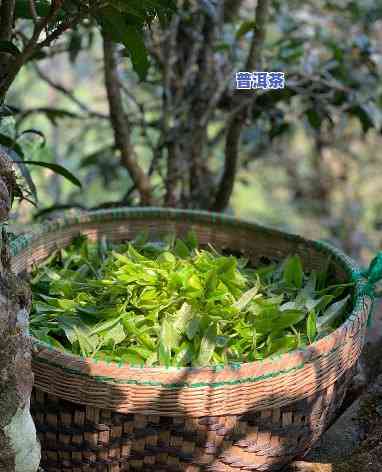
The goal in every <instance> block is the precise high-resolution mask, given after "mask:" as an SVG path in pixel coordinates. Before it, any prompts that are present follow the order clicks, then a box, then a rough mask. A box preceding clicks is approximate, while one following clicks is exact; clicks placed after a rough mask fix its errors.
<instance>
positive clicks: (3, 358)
mask: <svg viewBox="0 0 382 472" xmlns="http://www.w3.org/2000/svg"><path fill="white" fill-rule="evenodd" d="M16 187H17V184H16V179H15V176H14V173H13V169H12V164H11V162H10V160H9V159H8V157H7V155H6V154H4V153H2V152H1V151H0V222H1V223H2V224H4V222H5V221H6V220H7V218H8V213H9V211H10V209H11V206H12V201H13V195H14V192H15V189H16ZM0 248H1V249H0V472H36V470H37V469H38V467H39V462H40V446H39V443H38V440H37V437H36V430H35V426H34V423H33V420H32V417H31V415H30V412H29V406H30V394H31V390H32V385H33V374H32V369H31V342H30V338H29V337H28V311H29V307H30V300H31V296H30V291H29V288H28V284H26V283H25V282H24V281H23V280H22V279H21V278H20V277H17V276H15V275H14V274H13V273H12V270H11V265H10V253H9V242H8V237H7V233H6V230H5V228H4V226H3V228H2V231H1V237H0Z"/></svg>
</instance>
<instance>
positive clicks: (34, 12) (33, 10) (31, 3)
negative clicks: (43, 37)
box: [28, 0, 38, 24]
mask: <svg viewBox="0 0 382 472" xmlns="http://www.w3.org/2000/svg"><path fill="white" fill-rule="evenodd" d="M28 3H29V10H30V12H31V15H32V19H33V22H34V24H36V23H37V21H38V15H37V10H36V4H35V2H34V0H28Z"/></svg>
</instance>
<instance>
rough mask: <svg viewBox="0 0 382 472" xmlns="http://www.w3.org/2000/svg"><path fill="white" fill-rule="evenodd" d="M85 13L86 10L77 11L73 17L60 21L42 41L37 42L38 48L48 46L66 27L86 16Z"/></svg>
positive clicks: (75, 23)
mask: <svg viewBox="0 0 382 472" xmlns="http://www.w3.org/2000/svg"><path fill="white" fill-rule="evenodd" d="M86 14H87V12H85V11H79V12H78V13H77V15H75V16H74V17H73V18H70V19H68V20H66V21H63V22H62V23H60V24H59V25H58V26H57V28H56V29H55V30H54V31H53V32H52V33H50V34H49V35H48V36H47V37H46V38H45V39H44V40H43V41H41V42H40V43H38V48H39V49H41V48H45V47H49V46H50V45H51V43H52V42H53V41H55V40H56V39H58V38H59V37H60V36H61V35H62V33H65V31H67V30H68V29H70V28H73V27H74V26H76V25H77V24H78V23H79V22H80V21H81V20H82V19H83V18H84V17H85V16H86Z"/></svg>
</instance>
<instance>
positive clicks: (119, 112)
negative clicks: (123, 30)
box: [103, 36, 152, 205]
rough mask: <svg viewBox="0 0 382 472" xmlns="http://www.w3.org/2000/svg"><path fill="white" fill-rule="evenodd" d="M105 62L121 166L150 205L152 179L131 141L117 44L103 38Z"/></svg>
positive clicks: (111, 112) (107, 87)
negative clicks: (117, 58) (143, 166)
mask: <svg viewBox="0 0 382 472" xmlns="http://www.w3.org/2000/svg"><path fill="white" fill-rule="evenodd" d="M103 51H104V60H105V86H106V92H107V98H108V101H109V109H110V120H111V124H112V126H113V131H114V139H115V144H116V147H117V148H118V150H119V151H120V153H121V164H122V165H123V166H124V167H125V168H126V169H127V171H128V172H129V174H130V176H131V179H132V181H133V182H134V184H135V186H136V188H137V189H138V192H139V195H140V198H141V203H142V204H143V205H149V204H150V203H151V201H152V195H151V186H150V179H149V177H148V176H147V175H146V174H145V172H144V171H143V169H142V168H141V167H140V165H139V164H138V160H137V156H136V155H135V153H134V148H133V146H132V144H131V141H130V134H131V129H130V122H129V118H128V116H127V114H126V113H125V111H124V109H123V100H122V88H121V84H120V81H119V77H118V67H117V60H116V55H115V44H114V43H113V42H112V41H111V40H110V39H108V38H106V37H105V36H104V37H103Z"/></svg>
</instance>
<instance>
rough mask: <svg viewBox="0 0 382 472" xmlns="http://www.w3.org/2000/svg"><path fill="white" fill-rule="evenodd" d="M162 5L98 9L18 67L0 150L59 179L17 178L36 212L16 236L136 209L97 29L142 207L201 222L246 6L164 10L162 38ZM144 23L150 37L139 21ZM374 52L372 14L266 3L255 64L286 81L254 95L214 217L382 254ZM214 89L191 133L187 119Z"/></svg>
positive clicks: (24, 209)
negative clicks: (186, 214)
mask: <svg viewBox="0 0 382 472" xmlns="http://www.w3.org/2000/svg"><path fill="white" fill-rule="evenodd" d="M26 3H27V2H24V3H23V2H19V1H17V6H18V9H19V10H18V11H19V13H18V15H19V20H18V22H17V23H16V30H17V31H20V35H18V36H17V35H15V36H14V37H13V39H12V42H13V44H14V45H15V46H17V47H18V48H21V46H22V39H20V38H22V33H24V34H27V33H28V32H29V31H30V28H31V26H30V23H31V20H30V18H29V19H28V18H26V17H28V16H29V17H30V13H28V9H26V7H25V4H26ZM74 3H75V2H74ZM170 3H171V2H165V1H163V2H160V1H154V0H153V1H150V2H149V1H147V2H138V1H137V2H132V1H130V2H128V3H127V2H122V1H121V2H106V4H107V5H108V6H107V7H105V8H106V9H105V10H102V11H99V12H97V14H96V15H94V16H92V17H90V19H89V17H88V18H86V19H84V20H82V21H81V22H80V23H79V24H78V25H77V27H76V28H74V29H72V30H69V31H67V32H66V33H64V34H63V35H62V36H61V37H60V38H59V39H58V40H56V41H55V42H53V43H52V46H51V47H50V48H49V49H43V50H42V51H41V52H40V53H39V54H38V55H37V56H35V57H32V58H31V59H30V60H29V61H28V63H27V64H26V66H24V67H23V69H22V70H21V72H20V73H19V75H18V76H17V79H16V81H15V83H14V84H13V86H12V88H11V89H10V90H9V92H8V94H7V98H6V105H7V106H8V107H9V109H10V110H11V111H12V113H13V114H12V116H8V117H4V118H3V119H2V120H1V125H0V126H1V136H2V142H1V144H3V145H7V141H6V137H8V138H11V140H12V141H13V144H12V146H11V147H12V149H13V151H14V152H16V155H15V159H20V154H21V153H23V155H24V159H25V160H27V161H35V164H37V163H38V162H49V163H51V165H53V166H54V165H56V166H62V167H64V168H65V169H67V170H68V171H69V172H70V173H71V174H67V175H66V177H68V178H69V180H68V179H64V178H63V177H62V175H60V174H59V173H55V172H53V171H52V168H51V169H49V168H42V167H40V166H39V165H25V166H22V167H21V172H22V174H23V175H24V178H25V179H26V183H25V186H26V189H27V192H29V193H30V195H29V197H28V198H29V199H31V200H35V201H37V200H38V206H37V207H36V208H34V207H33V206H31V204H30V203H28V202H27V201H23V202H21V204H20V205H19V206H18V207H16V208H15V211H14V215H13V222H14V223H21V224H23V225H24V224H25V223H26V222H29V223H31V222H32V223H33V222H36V221H41V219H42V218H43V217H45V218H46V217H50V216H51V215H52V213H51V210H55V211H58V210H59V209H64V208H72V207H73V208H94V207H100V206H101V207H103V206H110V205H113V204H119V203H120V202H122V203H123V204H127V205H137V204H140V202H141V195H140V193H139V191H137V187H136V182H134V179H132V177H131V172H129V169H128V167H126V165H124V163H123V159H122V158H121V146H119V145H118V143H116V140H115V124H114V123H113V121H110V118H109V102H108V97H107V90H106V89H105V78H104V63H105V54H104V50H103V41H104V39H103V38H102V35H101V33H100V30H101V29H102V31H103V35H104V37H105V36H106V37H110V39H111V40H113V41H116V42H118V46H116V47H115V49H116V51H114V53H115V57H116V58H117V63H118V64H117V67H116V71H117V73H118V79H119V81H120V85H121V90H120V92H121V96H120V98H121V100H120V102H121V103H122V105H123V113H124V115H123V119H124V125H125V126H126V124H127V125H128V126H127V127H125V130H124V131H125V135H128V138H129V142H128V144H127V145H128V146H129V152H130V155H133V156H134V157H135V159H136V161H137V162H138V163H139V166H140V167H141V169H142V170H143V172H144V173H145V174H146V175H147V176H149V182H150V186H151V190H152V196H153V201H154V203H155V204H159V205H171V206H179V207H191V208H205V209H206V208H207V209H208V208H211V207H213V198H214V194H215V192H216V189H217V188H218V186H219V183H220V182H221V178H222V172H223V167H224V162H225V160H226V159H227V151H226V148H225V131H226V130H227V129H228V128H229V126H230V122H229V120H230V117H231V116H232V110H233V106H232V103H233V102H232V96H233V95H234V94H233V81H232V77H233V73H234V72H235V71H238V70H242V69H243V64H244V63H245V58H246V57H247V54H248V49H249V47H250V42H251V37H252V29H253V27H254V23H253V18H254V8H255V4H256V2H253V1H226V2H213V1H190V2H178V12H177V13H176V14H175V16H173V17H172V20H171V21H170V22H168V21H167V22H166V15H167V13H168V12H169V10H167V9H166V8H167V7H171V6H172V5H171V4H170ZM223 3H224V7H225V8H224V11H222V9H221V4H223ZM23 5H24V6H23ZM36 5H37V7H38V8H39V11H40V10H41V9H43V8H44V2H37V3H36ZM46 5H47V4H46V3H45V6H46ZM126 5H128V7H126ZM219 5H220V7H219ZM163 7H166V8H165V9H164V10H163ZM126 8H127V10H126ZM150 8H151V9H150ZM156 8H158V9H159V10H158V11H159V12H160V20H161V23H162V26H161V25H160V24H159V22H158V21H157V20H154V21H152V17H153V16H154V15H155V13H157V12H158V11H157V10H155V9H156ZM41 11H42V10H41ZM147 21H152V25H151V28H150V29H149V28H147V27H144V26H143V25H144V24H145V23H147ZM198 25H204V26H203V27H201V26H200V27H199V26H198ZM101 27H102V28H101ZM53 30H54V28H53ZM381 39H382V8H381V6H380V2H379V1H378V0H362V1H361V0H360V1H348V0H341V1H336V2H334V1H324V0H317V1H311V2H304V5H301V2H297V1H293V0H288V1H283V2H281V1H272V2H270V15H269V19H268V22H267V37H266V42H265V45H264V48H263V64H264V69H265V70H282V71H284V72H285V73H286V76H287V88H286V89H285V90H283V91H281V92H280V91H271V92H257V91H256V92H252V93H253V94H256V101H255V102H254V104H253V105H252V107H251V108H250V110H249V112H248V116H247V119H246V123H245V126H244V127H243V129H242V140H241V145H240V152H239V156H238V162H237V173H236V179H235V186H234V189H233V193H232V196H231V199H230V203H229V205H228V207H227V208H226V211H228V212H231V213H234V214H236V215H237V216H240V217H247V218H251V219H255V220H257V221H260V222H263V223H266V224H269V225H273V226H276V227H279V228H282V229H287V230H291V231H295V232H299V233H301V234H303V235H306V236H308V237H313V238H321V239H328V240H330V241H332V242H333V243H335V244H336V245H338V246H341V247H342V248H343V249H344V250H345V251H347V252H348V253H350V254H351V255H353V256H354V257H356V258H358V259H361V260H363V261H366V259H368V258H369V257H370V256H371V254H372V253H373V252H375V251H376V250H377V249H378V248H381V245H382V238H381V228H382V197H381V192H380V188H381V183H382V179H381V173H380V170H381V164H382V157H381V154H380V152H379V149H380V146H381V143H382V140H381V126H382V108H381V106H382V95H381V83H382V82H381V68H382V49H381V44H382V41H381ZM192 51H194V53H195V54H196V55H197V58H198V59H197V61H196V62H195V63H194V64H192V57H191V52H192ZM190 64H191V65H193V67H194V68H193V67H191V68H190ZM182 81H184V83H183V82H182ZM224 81H226V86H225V87H223V86H222V89H223V92H222V94H221V96H220V97H219V99H218V100H217V101H216V103H213V104H212V105H213V106H212V108H211V110H210V113H209V115H208V117H207V118H206V125H205V126H204V128H203V127H201V126H200V124H199V121H198V120H199V117H200V116H202V115H203V113H204V112H205V111H206V109H207V108H208V106H211V103H210V102H209V99H210V98H211V96H213V93H214V90H215V89H216V88H217V87H219V85H221V84H223V85H224ZM16 138H17V144H15V140H16ZM200 143H202V145H201V144H200ZM8 144H9V142H8ZM122 155H123V153H122ZM190 162H191V163H192V165H190ZM171 166H172V167H171ZM53 170H56V171H57V170H58V171H59V172H60V173H61V174H62V173H63V172H64V171H63V170H62V169H61V168H58V167H56V168H54V167H53ZM73 177H74V178H73ZM76 179H78V180H79V181H80V182H81V183H82V188H79V187H78V186H76V185H74V184H76V183H78V182H76ZM53 214H54V213H53Z"/></svg>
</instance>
